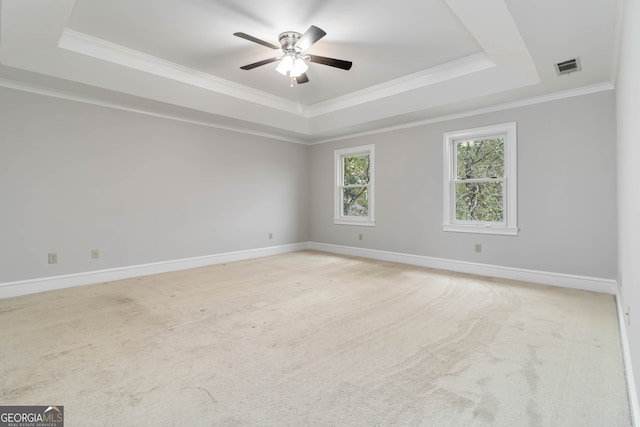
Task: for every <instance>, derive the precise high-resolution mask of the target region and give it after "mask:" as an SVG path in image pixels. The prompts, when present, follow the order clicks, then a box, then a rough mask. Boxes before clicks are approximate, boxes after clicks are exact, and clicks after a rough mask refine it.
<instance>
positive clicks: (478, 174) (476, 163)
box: [454, 137, 505, 222]
mask: <svg viewBox="0 0 640 427" xmlns="http://www.w3.org/2000/svg"><path fill="white" fill-rule="evenodd" d="M504 176H505V174H504V139H503V138H502V137H497V138H489V139H482V140H468V141H456V179H455V181H454V187H455V201H456V206H455V207H456V219H457V220H459V221H482V222H503V220H504Z"/></svg>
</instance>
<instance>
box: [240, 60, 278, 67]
mask: <svg viewBox="0 0 640 427" xmlns="http://www.w3.org/2000/svg"><path fill="white" fill-rule="evenodd" d="M278 59H280V58H269V59H263V60H262V61H258V62H254V63H253V64H248V65H243V66H242V67H240V68H242V69H243V70H252V69H254V68H256V67H260V66H262V65H267V64H270V63H272V62H276V61H277V60H278Z"/></svg>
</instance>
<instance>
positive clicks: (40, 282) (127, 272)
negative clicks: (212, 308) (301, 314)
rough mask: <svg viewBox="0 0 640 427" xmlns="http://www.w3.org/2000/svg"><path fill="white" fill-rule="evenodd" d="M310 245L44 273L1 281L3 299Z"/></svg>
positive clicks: (0, 293)
mask: <svg viewBox="0 0 640 427" xmlns="http://www.w3.org/2000/svg"><path fill="white" fill-rule="evenodd" d="M303 249H307V244H306V243H298V244H292V245H283V246H272V247H268V248H260V249H251V250H247V251H238V252H227V253H222V254H215V255H206V256H200V257H194V258H185V259H178V260H171V261H163V262H155V263H151V264H142V265H133V266H128V267H119V268H111V269H106V270H97V271H88V272H86V273H75V274H66V275H62V276H55V277H44V278H38V279H31V280H21V281H17V282H5V283H0V299H2V298H9V297H15V296H20V295H27V294H33V293H37V292H45V291H52V290H55V289H63V288H71V287H75V286H84V285H92V284H96V283H103V282H113V281H114V280H122V279H129V278H132V277H140V276H147V275H150V274H159V273H167V272H170V271H178V270H187V269H189V268H197V267H204V266H207V265H214V264H222V263H225V262H232V261H241V260H245V259H251V258H261V257H265V256H271V255H278V254H283V253H287V252H295V251H299V250H303Z"/></svg>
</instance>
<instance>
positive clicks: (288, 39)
mask: <svg viewBox="0 0 640 427" xmlns="http://www.w3.org/2000/svg"><path fill="white" fill-rule="evenodd" d="M300 37H302V34H300V33H296V32H295V31H285V32H284V33H281V34H280V36H279V37H278V40H279V41H280V46H282V50H283V51H284V52H296V51H299V50H300V49H299V48H296V43H298V40H300Z"/></svg>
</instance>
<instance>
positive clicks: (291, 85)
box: [289, 76, 296, 87]
mask: <svg viewBox="0 0 640 427" xmlns="http://www.w3.org/2000/svg"><path fill="white" fill-rule="evenodd" d="M290 79H291V84H290V85H289V87H293V81H294V80H295V79H296V78H295V77H293V76H290Z"/></svg>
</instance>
